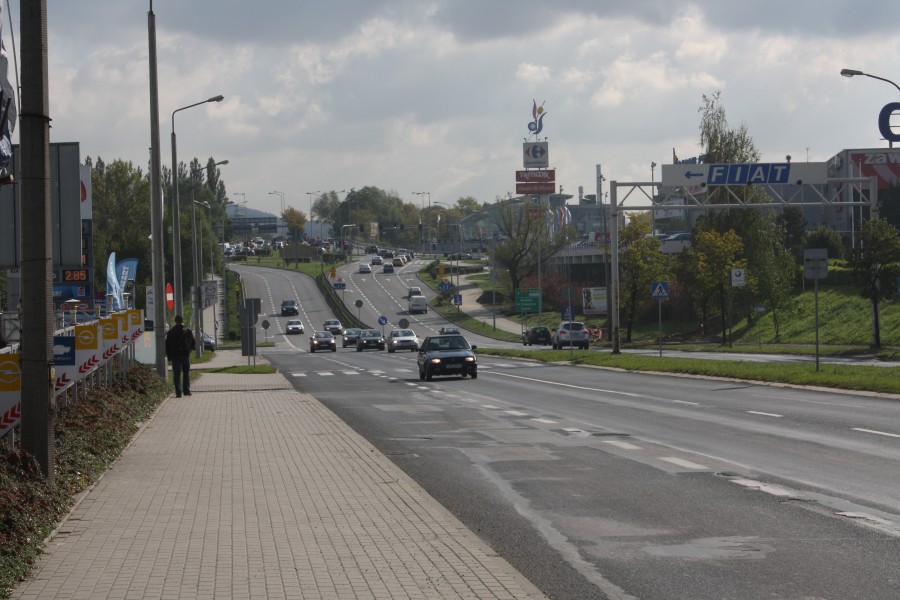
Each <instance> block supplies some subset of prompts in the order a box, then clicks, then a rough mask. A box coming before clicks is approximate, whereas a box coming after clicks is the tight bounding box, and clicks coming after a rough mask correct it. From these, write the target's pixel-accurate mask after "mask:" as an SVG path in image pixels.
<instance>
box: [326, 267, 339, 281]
mask: <svg viewBox="0 0 900 600" xmlns="http://www.w3.org/2000/svg"><path fill="white" fill-rule="evenodd" d="M328 273H329V275H331V278H332V279H334V278H335V277H336V276H337V269H336V268H335V267H334V266H332V267H331V271H329V272H328Z"/></svg>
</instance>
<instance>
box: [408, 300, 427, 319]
mask: <svg viewBox="0 0 900 600" xmlns="http://www.w3.org/2000/svg"><path fill="white" fill-rule="evenodd" d="M407 310H408V312H409V314H411V315H413V314H416V313H427V312H428V298H426V297H425V296H410V297H409V307H408V309H407Z"/></svg>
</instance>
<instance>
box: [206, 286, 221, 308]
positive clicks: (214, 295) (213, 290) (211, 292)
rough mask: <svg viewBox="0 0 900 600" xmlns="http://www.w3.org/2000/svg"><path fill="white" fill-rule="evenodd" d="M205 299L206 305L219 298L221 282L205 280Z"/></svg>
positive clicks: (213, 302)
mask: <svg viewBox="0 0 900 600" xmlns="http://www.w3.org/2000/svg"><path fill="white" fill-rule="evenodd" d="M203 299H204V300H205V301H206V306H210V305H212V304H215V303H216V302H217V301H218V300H219V284H217V283H216V282H215V281H204V282H203Z"/></svg>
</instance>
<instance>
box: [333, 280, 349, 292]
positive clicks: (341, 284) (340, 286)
mask: <svg viewBox="0 0 900 600" xmlns="http://www.w3.org/2000/svg"><path fill="white" fill-rule="evenodd" d="M333 285H334V289H336V290H345V289H347V284H346V283H344V282H343V281H335V282H334V284H333Z"/></svg>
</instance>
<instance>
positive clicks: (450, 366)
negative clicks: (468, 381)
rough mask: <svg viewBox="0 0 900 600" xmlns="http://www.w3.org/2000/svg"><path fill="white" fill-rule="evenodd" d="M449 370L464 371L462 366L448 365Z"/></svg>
mask: <svg viewBox="0 0 900 600" xmlns="http://www.w3.org/2000/svg"><path fill="white" fill-rule="evenodd" d="M447 368H448V369H462V365H460V364H455V365H447Z"/></svg>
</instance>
